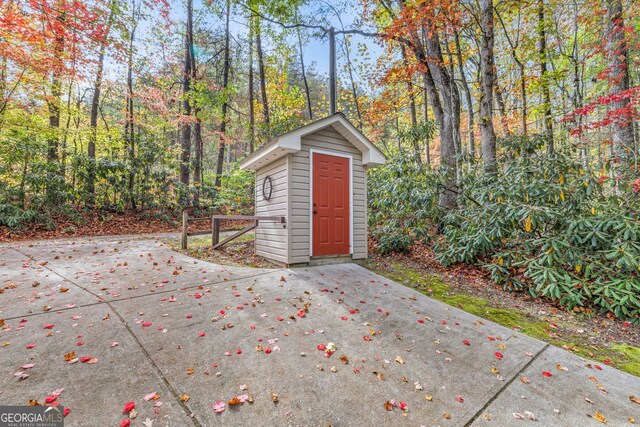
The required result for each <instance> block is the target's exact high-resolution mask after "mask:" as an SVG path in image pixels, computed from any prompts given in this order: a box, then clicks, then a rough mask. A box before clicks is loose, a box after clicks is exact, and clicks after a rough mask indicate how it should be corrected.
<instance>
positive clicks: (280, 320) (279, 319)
mask: <svg viewBox="0 0 640 427" xmlns="http://www.w3.org/2000/svg"><path fill="white" fill-rule="evenodd" d="M276 320H277V321H278V322H282V321H283V320H284V317H282V316H278V317H277V318H276Z"/></svg>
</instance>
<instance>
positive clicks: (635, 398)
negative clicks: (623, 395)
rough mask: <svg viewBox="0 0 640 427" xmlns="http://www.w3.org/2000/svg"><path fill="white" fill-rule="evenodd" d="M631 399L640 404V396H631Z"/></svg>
mask: <svg viewBox="0 0 640 427" xmlns="http://www.w3.org/2000/svg"><path fill="white" fill-rule="evenodd" d="M629 400H630V401H632V402H633V403H637V404H638V405H640V397H636V396H629Z"/></svg>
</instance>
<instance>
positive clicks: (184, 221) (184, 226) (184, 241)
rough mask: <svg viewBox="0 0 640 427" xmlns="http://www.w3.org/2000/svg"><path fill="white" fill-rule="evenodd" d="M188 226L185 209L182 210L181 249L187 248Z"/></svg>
mask: <svg viewBox="0 0 640 427" xmlns="http://www.w3.org/2000/svg"><path fill="white" fill-rule="evenodd" d="M188 228H189V214H188V213H187V211H182V238H181V241H180V243H181V246H182V249H187V230H188Z"/></svg>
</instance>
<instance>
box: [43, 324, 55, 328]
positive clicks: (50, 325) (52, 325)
mask: <svg viewBox="0 0 640 427" xmlns="http://www.w3.org/2000/svg"><path fill="white" fill-rule="evenodd" d="M54 326H55V325H54V324H53V323H51V324H49V325H44V326H43V327H42V328H43V329H53V327H54Z"/></svg>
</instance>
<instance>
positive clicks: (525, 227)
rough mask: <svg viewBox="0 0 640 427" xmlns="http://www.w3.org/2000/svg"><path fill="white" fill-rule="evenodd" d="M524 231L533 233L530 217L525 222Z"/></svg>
mask: <svg viewBox="0 0 640 427" xmlns="http://www.w3.org/2000/svg"><path fill="white" fill-rule="evenodd" d="M524 231H526V232H527V233H528V232H530V231H531V217H530V216H528V217H526V218H525V220H524Z"/></svg>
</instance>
